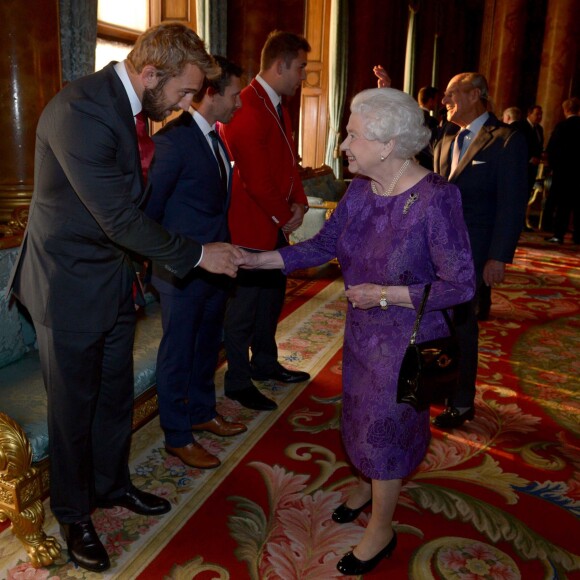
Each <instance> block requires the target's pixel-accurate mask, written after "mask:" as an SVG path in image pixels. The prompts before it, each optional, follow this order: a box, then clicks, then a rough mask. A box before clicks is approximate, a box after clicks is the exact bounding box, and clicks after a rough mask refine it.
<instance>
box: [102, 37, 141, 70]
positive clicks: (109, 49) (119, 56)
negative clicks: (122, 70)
mask: <svg viewBox="0 0 580 580" xmlns="http://www.w3.org/2000/svg"><path fill="white" fill-rule="evenodd" d="M131 48H132V45H130V44H127V43H125V42H115V41H112V40H105V39H103V38H97V50H96V53H95V70H101V69H102V68H103V67H104V66H106V65H108V64H109V63H110V62H111V61H112V60H116V61H118V62H120V61H122V60H125V58H126V57H127V55H128V54H129V52H130V50H131Z"/></svg>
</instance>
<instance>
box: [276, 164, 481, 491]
mask: <svg viewBox="0 0 580 580" xmlns="http://www.w3.org/2000/svg"><path fill="white" fill-rule="evenodd" d="M280 253H281V254H282V258H283V259H284V264H285V270H286V271H287V272H290V271H293V270H296V269H298V268H306V267H311V266H315V265H318V264H323V263H325V262H327V261H328V260H330V259H332V258H334V257H337V258H338V261H339V263H340V265H341V267H342V271H343V276H344V282H345V286H346V287H348V286H354V285H356V284H362V283H365V282H367V283H373V284H381V285H384V286H387V285H396V286H400V285H405V286H409V291H410V294H411V300H412V302H413V305H414V306H415V309H416V308H418V306H419V303H420V302H421V296H422V293H423V289H424V286H425V284H426V283H427V282H432V288H431V293H430V296H429V301H428V304H427V308H426V313H425V315H424V317H423V320H422V322H421V329H420V333H419V337H418V339H419V341H423V340H428V339H431V338H437V337H439V336H446V335H447V334H448V330H447V326H446V325H445V322H444V320H443V316H442V315H441V313H440V312H437V311H438V310H441V309H444V308H449V307H451V306H453V305H455V304H459V303H461V302H466V301H467V300H469V299H470V298H471V297H472V296H473V293H474V288H475V279H474V270H473V261H472V257H471V250H470V246H469V238H468V235H467V229H466V227H465V223H464V221H463V212H462V208H461V198H460V194H459V190H458V189H457V187H455V186H454V185H451V184H449V183H447V182H446V181H445V180H444V179H443V178H441V177H440V176H438V175H436V174H434V173H430V174H429V175H427V176H426V177H424V178H423V179H422V180H421V181H419V182H418V183H417V184H416V185H415V186H413V187H412V188H411V189H409V190H408V191H405V192H404V193H402V194H400V195H397V196H394V197H381V196H378V195H375V194H373V193H372V191H371V188H370V182H369V181H368V180H367V179H362V178H356V179H354V180H353V182H352V184H351V185H350V187H349V189H348V191H347V192H346V194H345V196H344V198H343V199H342V201H341V202H340V203H339V204H338V207H337V208H336V210H335V211H334V213H333V214H332V217H331V218H330V219H329V220H328V221H327V222H326V224H325V226H324V227H323V228H322V230H321V231H320V232H319V233H318V234H317V235H316V236H314V237H313V238H311V239H310V240H307V241H305V242H302V243H300V244H297V245H294V246H289V247H286V248H283V249H281V250H280ZM415 315H416V311H415V310H413V309H410V308H402V307H397V306H390V307H389V308H388V309H387V310H381V309H380V308H379V307H378V306H377V308H371V309H369V310H360V309H353V308H352V305H351V304H350V303H349V307H348V311H347V315H346V327H345V332H344V352H343V397H342V424H341V431H342V437H343V440H344V445H345V448H346V451H347V453H348V456H349V458H350V460H351V461H352V463H353V464H354V466H355V467H356V468H357V469H358V470H359V471H360V472H362V473H363V474H364V475H365V476H367V477H369V478H371V479H399V478H403V477H406V476H408V475H409V474H410V473H411V472H413V471H414V470H415V469H416V467H417V466H418V465H419V463H420V462H421V460H422V459H423V457H424V455H425V453H426V451H427V446H428V445H429V439H430V429H429V412H428V411H424V412H421V413H417V412H416V411H415V410H414V409H413V408H411V407H410V406H408V405H405V404H397V402H396V387H397V377H398V374H399V368H400V366H401V362H402V358H403V353H404V352H405V348H406V347H407V344H408V342H409V338H410V336H411V332H412V328H413V323H414V321H415Z"/></svg>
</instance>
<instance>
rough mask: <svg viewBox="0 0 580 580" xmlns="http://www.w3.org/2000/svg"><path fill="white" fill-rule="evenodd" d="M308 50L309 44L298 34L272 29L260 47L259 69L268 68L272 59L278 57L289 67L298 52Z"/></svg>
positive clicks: (272, 61) (274, 59)
mask: <svg viewBox="0 0 580 580" xmlns="http://www.w3.org/2000/svg"><path fill="white" fill-rule="evenodd" d="M300 50H303V51H304V52H310V44H308V41H307V40H306V39H305V38H304V37H303V36H300V35H299V34H294V33H292V32H283V31H281V30H273V31H272V32H270V34H268V38H267V39H266V42H265V44H264V47H263V48H262V54H261V57H260V70H263V71H265V70H268V69H269V68H270V67H271V66H272V64H273V63H274V61H276V60H277V59H279V58H282V59H283V60H284V64H285V65H286V68H290V65H291V64H292V61H293V60H294V59H295V58H298V52H299V51H300Z"/></svg>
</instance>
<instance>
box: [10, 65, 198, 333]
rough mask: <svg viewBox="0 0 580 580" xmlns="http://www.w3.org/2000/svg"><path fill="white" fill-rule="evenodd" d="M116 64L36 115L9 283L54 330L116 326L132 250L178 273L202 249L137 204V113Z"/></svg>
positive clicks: (61, 94)
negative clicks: (23, 220)
mask: <svg viewBox="0 0 580 580" xmlns="http://www.w3.org/2000/svg"><path fill="white" fill-rule="evenodd" d="M113 64H114V63H111V64H109V65H108V66H107V67H105V68H104V69H103V70H102V71H99V72H97V73H94V74H92V75H89V76H87V77H84V78H82V79H79V80H77V81H74V82H72V83H70V84H69V85H67V86H66V87H65V88H64V89H63V90H61V91H60V92H59V93H58V94H57V95H56V96H55V97H54V98H53V99H52V100H51V101H50V102H49V103H48V105H47V106H46V108H45V109H44V111H43V113H42V115H41V117H40V121H39V123H38V128H37V137H36V153H35V155H36V158H35V175H34V182H35V187H34V194H33V197H32V203H31V206H30V214H29V218H28V227H27V230H26V234H25V238H24V241H23V244H22V249H21V252H20V256H19V260H18V262H17V264H16V266H15V268H14V271H13V279H12V282H11V284H13V292H14V294H15V295H16V297H17V298H18V299H19V300H20V301H21V302H22V303H23V304H24V305H25V306H26V308H27V309H28V310H29V312H30V314H31V316H32V318H33V320H35V321H37V322H39V323H41V324H43V325H45V326H49V327H52V328H54V329H58V330H66V331H77V332H89V331H90V332H103V331H106V330H109V329H110V328H111V327H112V326H113V324H114V323H115V321H116V319H117V314H118V311H119V307H120V305H121V304H123V303H124V302H125V301H126V299H127V297H128V293H129V292H131V284H132V281H133V280H134V276H135V272H134V270H133V266H132V263H131V260H130V258H129V255H128V251H130V252H135V253H137V254H140V255H143V256H146V257H148V258H151V259H155V260H158V261H159V262H160V263H161V264H163V266H164V267H165V268H167V269H168V270H170V271H172V272H174V273H175V274H176V275H178V276H184V275H185V274H186V273H187V272H188V271H189V270H190V269H191V268H192V267H193V266H194V265H195V264H196V263H197V262H198V261H199V258H200V255H201V245H200V244H199V243H197V242H193V241H191V240H188V239H186V238H183V237H180V236H176V235H174V234H170V233H168V232H167V231H166V230H164V229H163V228H162V227H161V226H160V225H159V224H157V223H155V222H154V221H153V220H151V219H150V218H148V217H146V216H145V214H143V212H141V211H140V210H139V204H140V202H141V200H142V197H143V194H144V191H143V182H142V177H141V166H140V160H139V152H138V147H137V133H136V130H135V121H134V117H133V113H132V111H131V105H130V102H129V98H128V96H127V93H126V91H125V89H124V87H123V84H122V82H121V80H120V79H119V77H118V75H117V73H116V72H115V70H114V68H113ZM9 288H10V285H9Z"/></svg>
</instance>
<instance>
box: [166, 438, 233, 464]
mask: <svg viewBox="0 0 580 580" xmlns="http://www.w3.org/2000/svg"><path fill="white" fill-rule="evenodd" d="M165 451H167V453H169V455H173V456H174V457H177V458H178V459H181V461H183V463H185V465H189V466H190V467H197V468H198V469H215V468H216V467H218V466H220V465H221V463H222V462H221V461H220V460H219V459H218V458H217V457H216V456H215V455H212V454H211V453H210V452H209V451H206V450H205V449H204V448H203V447H202V446H201V445H200V444H199V443H197V442H196V441H194V442H193V443H190V444H189V445H186V446H185V447H170V446H169V445H166V446H165Z"/></svg>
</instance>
